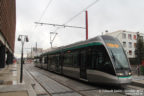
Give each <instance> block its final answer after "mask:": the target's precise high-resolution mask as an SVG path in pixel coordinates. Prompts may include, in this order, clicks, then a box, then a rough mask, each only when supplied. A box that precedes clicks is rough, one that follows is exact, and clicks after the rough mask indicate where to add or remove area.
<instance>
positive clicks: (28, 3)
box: [15, 0, 144, 57]
mask: <svg viewBox="0 0 144 96" xmlns="http://www.w3.org/2000/svg"><path fill="white" fill-rule="evenodd" d="M94 1H96V0H52V2H51V3H50V5H49V7H48V8H47V10H46V11H45V14H44V15H42V14H43V12H44V10H45V9H46V6H47V5H48V3H49V2H50V0H16V15H17V16H16V18H17V24H16V41H15V56H17V57H20V53H21V43H20V42H18V41H17V38H18V35H20V34H22V35H28V37H29V43H25V45H24V46H25V49H24V50H25V51H24V53H25V54H26V53H27V52H30V49H26V48H31V47H35V43H36V42H37V45H38V47H39V48H43V49H47V48H50V34H49V33H50V32H54V31H55V30H56V28H57V27H53V26H47V25H43V26H41V25H35V24H34V22H37V21H40V22H45V23H52V24H64V23H65V22H67V21H68V20H69V19H70V18H71V17H73V16H75V15H76V14H77V13H79V12H80V11H82V10H83V9H84V8H86V7H87V6H88V5H90V4H91V3H93V2H94ZM143 11H144V0H98V2H97V3H95V4H94V5H93V6H92V7H90V8H89V9H88V19H89V38H92V37H95V36H97V35H101V34H102V32H105V30H108V31H109V32H114V31H117V30H127V31H132V32H137V31H139V32H142V33H144V19H143V18H144V12H143ZM41 17H42V18H41ZM40 18H41V20H40ZM67 25H72V26H81V27H85V13H84V12H83V13H82V14H80V15H79V16H77V17H76V18H75V19H73V20H72V21H71V22H69V23H68V24H67ZM56 32H57V33H58V35H57V36H56V38H55V41H54V43H53V46H63V45H67V44H70V43H73V42H77V41H81V40H85V30H84V29H75V28H63V27H60V29H59V30H57V31H56Z"/></svg>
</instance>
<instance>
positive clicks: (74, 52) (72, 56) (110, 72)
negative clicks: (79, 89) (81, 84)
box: [35, 35, 132, 84]
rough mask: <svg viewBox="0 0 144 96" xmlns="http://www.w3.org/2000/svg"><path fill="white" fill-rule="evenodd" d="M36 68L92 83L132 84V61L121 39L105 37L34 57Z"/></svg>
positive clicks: (98, 37)
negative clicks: (130, 61)
mask: <svg viewBox="0 0 144 96" xmlns="http://www.w3.org/2000/svg"><path fill="white" fill-rule="evenodd" d="M35 66H36V67H39V68H42V69H46V70H49V71H53V72H56V73H59V74H62V75H66V76H69V77H72V78H76V79H79V80H83V81H86V82H91V83H102V84H129V83H131V81H132V73H131V67H130V63H129V60H128V58H127V56H126V53H125V51H124V49H123V47H122V45H121V44H120V42H119V41H118V39H116V38H114V37H111V36H107V35H102V36H97V37H95V38H92V39H89V40H85V41H81V42H77V43H73V44H70V45H67V46H63V47H59V48H55V49H52V50H50V51H48V52H46V53H43V54H41V55H40V56H37V57H35Z"/></svg>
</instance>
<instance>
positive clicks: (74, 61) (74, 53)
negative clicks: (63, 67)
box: [73, 51, 79, 68]
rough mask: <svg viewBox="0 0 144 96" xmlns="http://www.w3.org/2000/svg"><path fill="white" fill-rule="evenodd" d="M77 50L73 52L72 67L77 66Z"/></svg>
mask: <svg viewBox="0 0 144 96" xmlns="http://www.w3.org/2000/svg"><path fill="white" fill-rule="evenodd" d="M78 55H79V54H78V51H76V52H73V67H75V68H78V67H79V58H78Z"/></svg>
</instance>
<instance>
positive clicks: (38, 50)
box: [27, 48, 44, 59]
mask: <svg viewBox="0 0 144 96" xmlns="http://www.w3.org/2000/svg"><path fill="white" fill-rule="evenodd" d="M43 51H44V50H43V49H42V48H31V52H29V53H27V58H30V59H32V58H34V57H35V56H39V55H40V54H42V53H43Z"/></svg>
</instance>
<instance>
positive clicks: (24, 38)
mask: <svg viewBox="0 0 144 96" xmlns="http://www.w3.org/2000/svg"><path fill="white" fill-rule="evenodd" d="M18 41H21V43H22V50H21V70H20V83H22V80H23V63H24V60H23V47H24V42H28V41H29V40H28V36H27V35H19V37H18Z"/></svg>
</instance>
